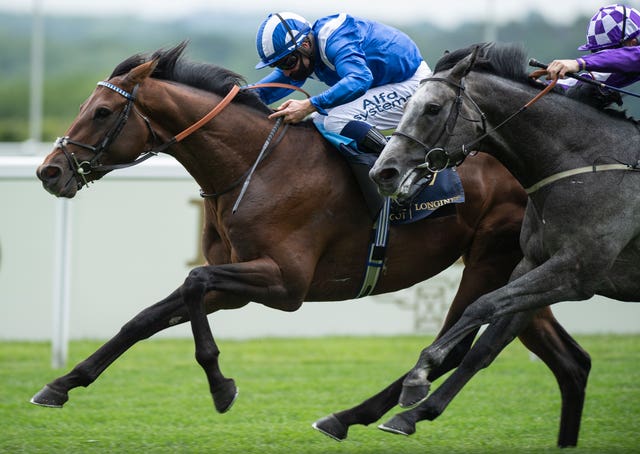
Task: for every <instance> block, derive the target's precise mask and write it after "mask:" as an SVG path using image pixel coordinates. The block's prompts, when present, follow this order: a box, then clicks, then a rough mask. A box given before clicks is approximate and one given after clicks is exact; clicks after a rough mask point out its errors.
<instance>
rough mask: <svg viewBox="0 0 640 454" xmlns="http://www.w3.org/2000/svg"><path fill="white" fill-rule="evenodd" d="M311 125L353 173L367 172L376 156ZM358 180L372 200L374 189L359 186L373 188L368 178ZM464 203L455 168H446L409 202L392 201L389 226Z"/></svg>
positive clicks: (349, 140) (438, 213)
mask: <svg viewBox="0 0 640 454" xmlns="http://www.w3.org/2000/svg"><path fill="white" fill-rule="evenodd" d="M314 124H315V125H316V128H317V129H318V131H319V132H320V133H321V134H322V135H323V136H324V137H325V138H326V139H327V140H328V141H329V142H330V143H331V144H332V145H334V146H335V147H336V148H337V149H338V151H339V152H340V154H342V156H344V158H345V159H346V160H347V162H349V164H350V165H351V167H352V170H354V171H355V169H354V167H356V166H357V167H363V166H364V167H366V168H368V169H370V168H371V167H372V166H373V163H374V162H375V160H376V156H375V155H372V154H367V153H359V152H358V151H357V145H356V143H355V140H353V139H351V138H349V137H345V136H342V135H340V134H336V133H332V132H328V131H326V130H325V129H324V128H322V126H321V125H320V124H318V123H315V122H314ZM359 173H361V172H359ZM357 180H358V182H359V184H360V186H361V189H362V191H363V194H364V195H365V198H366V199H370V198H372V197H375V195H373V194H375V193H377V189H373V190H372V188H371V187H367V188H365V187H362V186H364V185H370V186H374V183H373V182H372V181H370V180H369V181H366V180H368V179H367V178H357ZM464 200H465V199H464V189H463V187H462V182H461V181H460V176H459V175H458V172H457V171H456V170H455V169H445V170H443V171H441V172H438V173H437V174H435V175H431V176H430V177H429V179H428V180H427V181H425V184H424V186H423V188H422V189H421V190H420V191H419V192H418V193H417V195H416V196H415V197H414V198H413V199H412V200H411V201H406V202H403V203H402V204H399V203H397V202H395V201H394V202H392V203H391V206H390V209H389V223H390V224H392V225H398V224H409V223H412V222H416V221H419V220H421V219H424V218H426V217H428V216H431V215H434V217H436V216H439V215H447V214H452V211H453V210H447V209H444V210H443V209H441V208H444V207H448V206H449V205H451V204H455V203H462V202H464ZM367 203H368V204H369V205H373V202H370V201H369V200H367ZM439 209H441V210H439ZM438 210H439V211H438Z"/></svg>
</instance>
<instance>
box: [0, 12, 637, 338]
mask: <svg viewBox="0 0 640 454" xmlns="http://www.w3.org/2000/svg"><path fill="white" fill-rule="evenodd" d="M223 3H224V4H223ZM638 3H640V2H638V1H631V2H628V3H627V5H629V6H633V7H636V8H638V7H639V6H640V5H638ZM605 4H607V3H606V2H604V3H603V2H601V1H592V0H564V1H562V2H557V1H552V0H538V1H536V2H513V1H512V0H466V1H457V2H451V3H448V2H423V3H422V4H416V3H415V2H414V1H413V0H407V1H405V0H393V1H378V0H369V1H349V0H339V1H327V0H322V1H318V2H315V3H314V2H292V1H269V2H262V1H256V0H234V1H233V2H230V1H225V2H221V1H212V0H210V1H202V0H181V1H179V2H168V1H157V0H148V1H141V0H110V1H108V2H88V1H86V0H77V1H75V0H30V1H27V0H21V1H16V0H0V210H1V211H0V212H1V213H2V217H1V218H0V219H1V221H0V313H2V317H0V339H36V340H37V339H48V338H50V337H51V336H52V333H53V335H54V336H60V334H61V333H62V334H64V335H65V336H66V335H69V334H70V335H71V337H72V338H105V337H109V336H110V335H112V334H114V333H115V332H116V330H117V329H118V328H119V327H120V326H121V325H122V324H123V323H124V322H125V321H126V320H128V319H129V318H131V317H132V316H133V315H134V314H135V313H137V312H138V311H139V310H141V309H142V308H144V307H146V306H149V305H150V304H152V303H154V302H156V301H158V300H159V299H161V298H163V297H164V296H166V295H167V294H169V293H170V292H171V291H173V290H174V289H175V288H176V287H177V286H178V285H180V283H181V282H182V281H183V280H184V277H185V276H186V274H187V273H188V271H189V269H191V268H192V267H193V266H195V265H196V264H198V263H200V261H199V260H200V258H199V252H198V243H199V231H200V226H201V222H202V221H201V218H200V216H201V214H200V209H199V208H200V204H201V200H200V198H199V197H198V187H197V186H196V185H195V183H194V182H193V181H192V180H191V178H190V177H189V176H188V175H187V174H186V173H185V172H184V171H182V170H181V168H178V167H179V166H177V164H176V163H175V162H173V161H171V160H170V159H169V162H168V161H167V159H165V158H154V159H152V160H149V161H147V163H148V165H147V163H145V165H143V166H139V167H135V168H133V169H130V170H127V171H121V172H114V173H113V174H110V175H108V176H107V177H106V178H104V179H103V180H101V181H100V182H99V183H97V184H95V185H92V186H91V187H90V188H87V189H85V190H83V191H81V193H80V194H79V195H78V196H77V197H76V198H75V199H73V200H72V201H70V202H69V201H58V200H55V199H54V198H53V197H52V196H50V195H49V194H47V193H46V192H45V191H44V190H43V189H42V187H41V185H40V184H39V182H38V181H37V180H36V178H35V176H34V171H35V167H36V166H37V164H39V162H41V161H42V157H43V156H44V154H46V153H48V152H49V151H51V148H52V147H51V143H52V142H53V141H54V140H55V138H56V137H57V136H62V135H64V132H65V131H66V130H67V128H68V127H69V125H70V123H71V121H72V120H73V118H74V117H75V115H76V114H77V112H78V109H79V106H80V104H81V103H82V102H83V101H84V100H85V99H86V98H87V97H88V96H89V94H90V93H91V92H92V91H93V90H94V88H95V84H96V82H97V81H99V80H103V79H105V78H107V77H108V76H109V74H110V73H111V71H112V70H113V68H114V67H115V66H116V65H117V64H118V63H120V62H121V61H123V60H124V59H126V58H127V57H129V56H130V55H133V54H136V53H146V52H153V51H154V50H156V49H159V48H164V47H170V46H173V45H175V44H177V43H179V42H181V41H183V40H188V41H190V45H189V48H188V50H187V57H188V58H190V59H193V60H197V61H205V62H210V63H214V64H217V65H220V66H223V67H226V68H228V69H231V70H233V71H235V72H237V73H240V74H242V75H244V76H245V77H246V79H247V81H248V82H254V81H256V80H258V79H260V78H261V77H262V76H263V75H265V74H266V72H265V71H266V70H263V71H262V72H259V71H256V70H254V69H253V68H254V65H255V63H256V61H257V54H256V49H255V34H256V30H257V28H258V26H259V24H260V22H261V21H262V20H263V19H264V18H265V17H266V15H267V14H268V13H269V12H273V11H286V10H290V11H295V12H297V13H299V14H301V15H303V16H305V17H306V18H307V19H308V20H309V21H311V22H313V21H314V20H315V19H316V18H318V17H320V16H323V15H327V14H332V13H335V12H348V13H351V14H353V15H359V16H364V17H369V18H372V19H377V20H380V21H382V22H386V23H388V24H391V25H394V26H396V27H397V28H399V29H401V30H403V31H404V32H406V33H407V34H408V35H410V36H411V37H412V38H413V39H414V40H415V41H416V42H417V43H418V46H419V47H420V49H421V50H422V53H423V55H424V57H425V58H426V60H427V62H428V63H429V64H430V66H431V67H432V68H433V67H434V66H435V63H436V61H437V59H438V58H439V57H440V56H441V55H442V54H443V52H444V51H445V50H454V49H457V48H460V47H466V46H468V45H470V44H473V43H476V42H483V41H505V42H520V43H522V44H524V46H525V47H526V49H527V50H528V52H529V55H530V57H535V58H537V59H538V60H541V61H544V62H548V61H550V60H552V59H554V58H575V57H577V56H579V55H580V52H579V51H578V50H577V47H578V46H579V45H580V44H582V43H583V42H584V40H585V33H586V28H587V24H588V21H589V19H590V18H591V16H592V15H593V14H594V13H595V12H596V11H597V10H598V8H599V7H600V6H604V5H605ZM306 88H308V89H309V91H312V92H317V89H314V88H313V87H306ZM625 105H627V110H628V111H629V112H630V113H632V114H634V115H635V116H636V117H637V116H638V115H639V114H640V110H637V107H636V106H635V105H634V103H632V102H631V101H630V100H629V99H628V98H627V99H625ZM635 112H639V114H635ZM595 126H596V127H597V125H595ZM459 275H460V266H459V265H456V266H454V267H452V269H450V270H448V271H447V272H446V273H443V275H441V276H439V277H437V278H434V279H432V280H430V281H429V282H428V283H427V284H425V285H421V286H418V287H416V288H413V289H408V290H407V291H405V292H400V293H398V294H395V295H388V296H386V297H378V298H377V299H376V298H373V299H366V300H367V301H366V304H365V302H364V301H363V300H359V301H358V303H357V304H340V307H335V308H333V307H332V308H331V309H329V307H330V305H334V304H337V303H328V304H325V303H322V304H320V303H318V304H315V303H314V304H312V305H308V304H307V305H304V307H303V309H301V310H300V311H298V312H297V313H295V314H282V313H279V312H277V311H273V310H268V309H264V308H261V307H258V306H257V307H250V308H244V309H242V310H239V311H232V312H233V314H232V313H230V314H216V316H215V319H216V323H215V326H214V332H215V333H216V334H217V335H221V336H223V337H225V336H226V337H256V336H270V335H293V336H298V335H323V334H368V333H383V334H384V333H388V334H397V333H415V332H427V333H435V332H437V330H438V328H439V326H440V323H441V322H442V316H443V314H444V312H445V311H446V309H447V307H448V303H449V301H450V300H451V298H452V296H453V294H454V292H455V289H456V287H457V282H458V279H459ZM52 300H53V301H54V303H53V309H52ZM601 303H603V299H598V300H597V301H595V302H594V303H593V304H589V305H579V304H576V303H566V304H565V303H562V304H559V305H556V306H555V307H554V312H555V313H556V314H557V315H558V317H559V318H560V319H561V321H562V322H563V323H565V326H566V327H567V328H568V329H569V330H570V331H571V332H589V333H592V332H603V331H604V332H609V331H612V330H617V331H619V332H639V331H640V312H639V311H638V306H640V305H635V307H634V305H630V304H623V303H617V302H607V303H606V304H604V303H603V304H601ZM254 306H255V305H254ZM337 314H339V316H336V315H337ZM354 320H358V323H354ZM183 328H184V329H183ZM169 335H185V336H188V335H189V331H188V327H178V328H175V329H173V328H172V330H170V333H169ZM61 338H64V336H62V337H61Z"/></svg>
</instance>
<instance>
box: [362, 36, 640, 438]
mask: <svg viewBox="0 0 640 454" xmlns="http://www.w3.org/2000/svg"><path fill="white" fill-rule="evenodd" d="M543 84H544V82H540V81H538V82H536V81H533V80H531V78H530V77H528V75H527V73H526V58H525V50H524V49H523V48H522V46H520V45H513V44H495V43H489V44H483V45H477V46H471V47H469V48H467V49H460V50H458V51H455V52H452V53H450V54H447V55H445V57H443V58H442V59H441V60H440V61H439V62H438V64H437V66H436V68H435V71H434V74H433V76H432V77H430V78H429V79H426V80H425V81H423V83H422V84H421V86H420V87H419V89H418V90H417V92H416V93H415V94H414V95H413V97H412V98H411V101H410V102H409V104H408V105H407V108H406V111H405V114H404V116H403V118H402V121H401V122H400V124H399V126H398V129H397V132H396V134H395V135H394V136H393V137H392V138H391V139H390V141H389V143H388V145H387V146H386V147H385V149H384V151H383V153H382V154H381V156H380V157H379V158H378V160H377V162H376V164H375V166H374V167H373V168H372V169H371V172H370V176H371V178H372V179H373V180H374V181H375V182H376V183H377V184H378V187H379V189H380V192H381V193H382V194H384V195H390V196H394V197H397V198H399V199H404V198H407V197H410V196H411V194H410V193H409V192H408V188H411V186H412V183H413V182H414V181H416V180H417V179H419V178H421V177H422V176H423V175H424V174H425V173H426V172H437V171H439V170H441V169H443V168H445V167H451V166H456V165H460V164H461V163H462V162H463V161H464V160H465V158H468V159H473V157H472V155H473V154H474V153H473V152H472V151H471V150H481V151H484V150H486V152H488V153H489V152H490V154H492V155H493V156H494V157H496V158H497V159H498V160H499V161H500V162H501V163H502V164H503V165H504V166H505V167H506V168H507V169H508V170H509V171H510V172H511V173H512V174H513V175H514V176H515V177H516V179H517V180H518V181H519V182H520V183H521V184H522V186H523V187H524V188H525V189H526V191H527V193H528V196H529V200H528V204H527V208H526V212H525V218H524V222H523V227H522V230H521V236H520V245H521V248H522V250H523V253H524V257H523V259H522V260H521V262H520V263H519V264H518V265H517V267H516V268H515V270H514V272H513V274H512V275H511V278H510V280H509V283H508V284H507V285H505V286H504V287H502V288H499V289H497V290H495V291H493V292H490V293H488V294H486V295H484V296H482V297H480V298H479V299H477V300H476V301H475V302H474V303H472V304H471V305H470V306H469V307H467V309H466V310H465V312H464V314H463V315H462V317H461V318H460V319H459V321H458V322H457V323H456V324H455V325H454V326H453V327H452V328H451V329H450V330H449V331H447V333H445V334H444V335H443V336H442V337H440V338H439V339H437V340H436V341H435V342H434V343H433V344H431V345H430V346H429V347H427V348H425V349H424V350H423V351H422V352H421V354H420V357H419V359H418V361H417V363H416V365H415V366H414V367H413V369H411V371H410V372H409V373H408V374H407V376H406V378H405V380H404V382H403V391H402V394H401V396H400V399H399V403H400V405H401V406H404V407H409V406H412V405H416V404H417V406H416V407H415V408H412V409H410V410H408V411H405V412H403V413H400V414H398V415H396V416H394V417H393V418H392V419H391V420H390V421H388V422H387V423H385V424H383V425H382V426H380V428H381V429H383V430H387V431H390V432H395V433H402V434H410V433H413V432H414V431H415V423H416V422H417V421H420V420H424V419H434V418H435V417H437V416H438V415H439V414H440V413H441V412H442V411H443V410H444V407H445V406H446V405H447V404H448V403H449V402H450V401H451V399H453V397H454V396H455V394H456V393H457V392H458V391H459V390H460V389H461V388H462V386H464V384H465V383H466V382H467V381H468V380H470V379H471V376H472V375H473V374H474V373H475V372H477V371H478V370H479V369H481V368H482V367H486V366H488V365H489V364H490V363H491V361H492V360H493V359H494V358H495V357H496V356H497V355H498V354H499V352H500V351H501V350H502V349H503V348H504V347H505V346H506V345H507V344H508V343H509V342H511V340H513V338H514V336H515V334H516V333H517V332H518V330H519V329H520V328H521V327H522V325H523V324H524V323H526V321H527V320H528V319H529V317H530V316H531V314H532V312H531V311H533V310H535V309H537V308H541V307H544V306H547V305H551V304H554V303H558V302H562V301H582V300H587V299H589V298H590V297H592V296H593V295H596V294H598V295H603V296H606V297H609V298H613V299H616V300H620V301H633V302H635V301H639V300H640V266H639V265H640V203H639V200H640V198H639V197H638V194H640V174H639V173H638V172H637V171H638V170H640V165H639V159H640V132H639V128H638V125H637V124H636V122H635V121H633V120H632V119H629V118H627V117H626V116H625V115H624V112H619V111H615V112H609V111H603V110H602V109H597V108H594V107H592V106H589V105H587V104H586V103H584V102H580V101H579V100H576V99H572V97H571V96H566V95H562V94H559V93H556V92H554V91H551V92H550V93H548V94H546V95H545V96H543V97H541V98H539V99H536V102H535V103H533V104H532V103H531V100H532V99H534V98H536V96H537V95H538V94H539V93H540V86H539V85H543ZM485 324H487V325H488V327H487V329H486V330H485V332H484V333H483V334H482V335H481V337H480V339H479V341H478V343H477V344H476V346H474V348H473V349H472V350H471V351H470V352H469V353H468V354H467V356H466V357H465V359H464V361H463V364H462V365H461V367H462V370H461V368H460V367H459V368H458V371H456V373H454V374H453V375H452V376H451V377H449V378H448V379H447V380H446V381H445V382H444V383H443V384H442V385H440V386H439V387H438V389H436V390H435V391H434V393H432V394H431V395H429V396H428V397H427V395H428V393H429V388H430V382H429V381H428V379H427V376H428V375H429V371H430V370H432V369H433V368H435V367H437V366H438V365H439V364H440V363H441V362H442V361H443V359H444V358H445V357H446V355H447V354H448V352H450V351H451V349H452V348H453V347H454V346H455V345H457V344H458V343H459V342H460V341H461V340H462V339H463V338H464V337H465V336H466V335H467V334H468V333H470V332H471V331H472V330H474V329H477V328H478V327H479V326H481V325H485ZM483 338H485V339H484V341H483V340H482V339H483ZM456 374H457V375H456ZM575 441H576V444H577V440H575ZM572 444H573V443H569V445H572Z"/></svg>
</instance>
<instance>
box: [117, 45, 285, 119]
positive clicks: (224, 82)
mask: <svg viewBox="0 0 640 454" xmlns="http://www.w3.org/2000/svg"><path fill="white" fill-rule="evenodd" d="M187 45H188V42H187V41H183V42H181V43H180V44H178V45H176V46H174V47H172V48H170V49H159V50H156V51H155V52H154V53H153V54H151V55H149V54H136V55H133V56H131V57H129V58H127V59H126V60H124V61H123V62H121V63H120V64H118V65H117V66H116V67H115V69H114V70H113V72H112V73H111V76H110V77H109V78H111V77H116V76H120V75H122V74H125V73H127V72H129V71H130V70H131V69H133V68H135V67H136V66H138V65H141V64H142V63H145V62H148V61H150V60H157V61H158V64H157V66H156V69H155V70H154V71H153V73H152V74H151V77H154V78H156V79H162V80H168V81H172V82H178V83H181V84H184V85H188V86H190V87H194V88H199V89H202V90H206V91H210V92H212V93H215V94H217V95H219V96H225V95H226V94H227V93H229V90H231V88H232V87H233V86H234V85H245V84H246V80H245V79H244V77H242V76H241V75H239V74H236V73H234V72H233V71H230V70H228V69H225V68H222V67H220V66H216V65H212V64H208V63H200V62H193V61H189V60H186V59H185V58H184V57H183V52H184V50H185V49H186V47H187ZM234 101H237V102H240V103H242V104H245V105H247V106H249V107H252V108H254V109H257V110H259V111H261V112H265V113H272V112H273V110H271V109H270V108H269V107H268V106H267V105H266V104H264V103H263V102H262V101H261V100H260V98H259V97H258V96H257V94H256V93H255V91H254V90H246V89H245V90H240V92H239V93H238V94H237V95H236V97H235V98H234Z"/></svg>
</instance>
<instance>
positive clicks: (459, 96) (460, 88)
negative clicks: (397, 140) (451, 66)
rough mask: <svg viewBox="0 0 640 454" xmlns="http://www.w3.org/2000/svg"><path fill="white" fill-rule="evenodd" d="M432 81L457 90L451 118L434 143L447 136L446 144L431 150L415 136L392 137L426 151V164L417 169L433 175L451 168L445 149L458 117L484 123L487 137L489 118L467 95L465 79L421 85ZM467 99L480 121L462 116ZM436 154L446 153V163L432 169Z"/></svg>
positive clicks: (429, 79) (395, 134) (444, 80)
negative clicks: (425, 170) (407, 140)
mask: <svg viewBox="0 0 640 454" xmlns="http://www.w3.org/2000/svg"><path fill="white" fill-rule="evenodd" d="M430 81H433V82H441V83H445V84H447V85H449V86H451V87H453V88H454V89H456V99H455V100H454V102H453V107H452V108H451V111H450V112H449V116H448V117H447V120H446V122H445V124H444V128H443V129H442V131H441V132H440V134H439V135H438V137H437V139H436V140H435V141H434V143H436V144H437V143H438V142H440V139H442V137H443V136H444V135H445V134H446V137H445V140H444V143H442V146H441V147H433V148H430V147H429V146H428V145H426V144H425V143H424V142H422V141H421V140H419V139H417V138H416V137H415V136H413V135H411V134H408V133H406V132H402V131H398V130H396V131H395V132H393V133H392V134H391V135H392V136H401V137H404V138H406V139H409V140H410V141H412V142H414V143H416V144H418V145H420V146H421V147H422V148H423V149H424V150H425V158H424V161H425V162H424V164H420V165H418V166H417V167H416V169H424V168H426V169H428V170H429V171H430V172H432V173H437V172H440V171H441V170H443V169H445V168H447V167H449V165H450V164H451V162H450V156H449V154H448V153H447V152H446V149H445V147H446V146H447V144H448V143H449V140H450V139H451V137H452V136H453V130H454V128H455V126H456V123H457V122H458V117H461V118H462V119H463V120H466V121H469V122H472V123H478V122H480V123H482V132H483V133H484V134H485V135H486V131H487V118H486V116H485V114H484V113H483V112H482V110H481V109H480V106H478V104H477V103H476V102H475V101H474V100H473V98H471V96H469V95H468V94H467V92H466V91H465V79H464V77H463V78H461V79H460V83H456V82H454V81H453V80H451V79H448V78H444V77H428V78H426V79H424V80H422V81H421V82H420V83H421V84H424V83H426V82H430ZM465 99H467V100H468V101H469V102H470V103H471V105H472V106H473V107H474V109H475V110H476V112H477V113H478V114H479V116H480V119H479V120H474V119H472V118H466V117H465V116H463V115H461V111H462V104H463V103H464V100H465ZM436 152H441V153H444V155H445V157H446V163H445V165H444V166H442V167H439V168H432V167H431V164H430V160H429V157H430V156H431V154H432V153H436ZM463 159H464V158H463ZM461 163H462V160H461V161H460V162H458V163H455V165H459V164H461Z"/></svg>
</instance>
